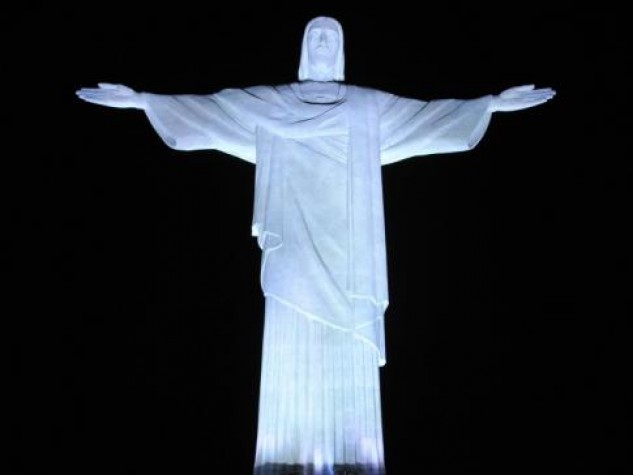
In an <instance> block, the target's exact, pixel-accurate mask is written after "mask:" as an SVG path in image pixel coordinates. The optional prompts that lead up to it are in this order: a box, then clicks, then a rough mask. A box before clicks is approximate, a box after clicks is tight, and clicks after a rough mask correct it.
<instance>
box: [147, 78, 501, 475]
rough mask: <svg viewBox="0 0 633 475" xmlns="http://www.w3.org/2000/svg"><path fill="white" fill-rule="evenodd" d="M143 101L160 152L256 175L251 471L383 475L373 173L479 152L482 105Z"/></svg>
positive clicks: (257, 96)
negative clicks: (205, 153)
mask: <svg viewBox="0 0 633 475" xmlns="http://www.w3.org/2000/svg"><path fill="white" fill-rule="evenodd" d="M146 99H147V101H146V102H147V106H146V113H147V116H148V118H149V120H150V123H151V124H152V126H153V127H154V129H155V130H156V132H157V133H158V134H159V136H160V137H161V138H162V139H163V141H164V142H165V143H166V144H167V145H168V146H170V147H172V148H174V149H177V150H201V149H215V150H220V151H222V152H225V153H228V154H230V155H234V156H236V157H238V158H241V159H244V160H247V161H249V162H252V163H255V164H256V179H255V203H254V213H253V226H252V233H253V235H254V236H256V237H257V240H258V244H259V246H260V247H261V249H262V265H261V271H260V275H261V287H262V291H263V293H264V296H265V297H266V307H265V308H266V316H265V319H266V320H265V330H264V341H263V350H262V351H263V358H262V378H261V387H260V405H259V421H258V438H257V453H256V460H255V473H258V474H277V473H283V472H284V470H288V469H291V468H292V467H295V468H296V467H303V469H302V470H303V471H304V472H305V473H316V474H321V473H323V474H326V473H334V471H335V470H341V469H342V468H345V467H351V468H354V467H356V469H360V470H362V473H372V474H374V473H375V474H380V473H384V453H383V438H382V423H381V412H380V390H379V377H378V366H381V365H384V364H385V362H386V352H385V338H384V314H385V310H386V309H387V306H388V301H389V300H388V286H387V265H386V245H385V229H384V214H383V203H382V184H381V170H380V167H381V165H385V164H389V163H393V162H396V161H398V160H402V159H405V158H409V157H413V156H418V155H429V154H438V153H450V152H459V151H464V150H469V149H471V148H473V147H474V146H475V145H476V144H477V143H478V142H479V141H480V140H481V138H482V137H483V135H484V133H485V130H486V128H487V126H488V123H489V120H490V116H491V113H490V112H489V111H488V105H489V102H490V96H486V97H482V98H478V99H472V100H456V99H448V100H436V101H430V102H425V101H420V100H416V99H408V98H402V97H398V96H395V95H392V94H389V93H386V92H382V91H378V90H374V89H368V88H361V87H355V86H350V85H345V84H340V86H339V93H338V95H337V96H336V97H335V98H333V99H331V100H328V101H327V102H309V101H308V100H306V99H305V98H304V97H303V96H302V93H301V88H300V85H299V84H298V83H293V84H288V85H281V86H257V87H251V88H245V89H226V90H223V91H220V92H218V93H215V94H210V95H172V96H167V95H155V94H146ZM293 473H294V472H293Z"/></svg>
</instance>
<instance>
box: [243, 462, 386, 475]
mask: <svg viewBox="0 0 633 475" xmlns="http://www.w3.org/2000/svg"><path fill="white" fill-rule="evenodd" d="M254 475H385V470H384V468H376V467H366V466H359V465H335V466H334V471H331V470H317V469H315V467H314V466H313V465H287V464H266V465H263V466H261V467H257V468H256V469H255V472H254Z"/></svg>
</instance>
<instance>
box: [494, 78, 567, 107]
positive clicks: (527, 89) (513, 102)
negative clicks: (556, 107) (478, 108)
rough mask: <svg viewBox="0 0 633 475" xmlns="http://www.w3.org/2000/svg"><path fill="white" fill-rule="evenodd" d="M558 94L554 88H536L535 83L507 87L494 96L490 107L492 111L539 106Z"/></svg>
mask: <svg viewBox="0 0 633 475" xmlns="http://www.w3.org/2000/svg"><path fill="white" fill-rule="evenodd" d="M555 95H556V91H554V89H552V88H549V87H545V88H542V89H534V85H533V84H529V85H526V86H517V87H511V88H510V89H506V90H505V91H503V92H502V93H501V94H499V95H498V96H493V98H492V100H491V101H490V106H489V107H488V109H489V110H490V112H512V111H518V110H521V109H527V108H529V107H534V106H538V105H539V104H543V103H544V102H547V101H549V100H550V99H551V98H553V97H554V96H555Z"/></svg>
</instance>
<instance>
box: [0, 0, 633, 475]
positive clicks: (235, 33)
mask: <svg viewBox="0 0 633 475" xmlns="http://www.w3.org/2000/svg"><path fill="white" fill-rule="evenodd" d="M166 5H167V4H166ZM605 5H606V4H605ZM321 14H325V15H331V16H334V17H336V18H338V19H339V20H340V21H341V23H342V25H343V29H344V32H345V35H346V36H345V43H346V78H347V81H348V82H349V83H352V84H357V85H361V86H368V87H374V88H377V89H382V90H386V91H389V92H392V93H395V94H398V95H402V96H408V97H415V98H419V99H433V98H448V97H455V98H471V97H478V96H482V95H485V94H489V93H498V92H500V91H502V90H503V89H505V88H508V87H511V86H515V85H520V84H526V83H534V84H536V85H537V86H539V87H545V86H550V87H553V88H555V89H556V90H557V91H558V95H557V97H556V98H555V99H554V100H553V101H551V102H549V103H548V104H546V105H544V106H541V107H538V108H534V109H530V110H526V111H521V112H517V113H512V114H501V113H499V114H495V116H494V117H493V121H492V124H491V126H490V128H489V131H488V133H487V135H486V136H485V137H484V139H483V141H482V142H481V143H480V145H479V146H478V148H477V149H476V150H474V151H471V152H468V153H462V154H453V155H442V156H433V157H422V158H413V159H410V160H408V161H404V162H401V163H398V164H394V165H391V166H388V167H385V168H384V169H383V179H384V190H385V207H386V220H387V243H388V258H389V279H390V281H389V283H390V296H391V299H390V301H391V302H390V307H389V309H388V311H387V316H386V317H387V320H386V326H387V339H388V341H387V352H388V364H387V365H386V367H385V368H383V369H382V370H381V378H382V394H383V418H384V430H385V448H386V462H387V469H388V471H389V473H390V474H392V475H401V474H405V473H406V474H409V473H426V474H461V473H469V474H470V473H504V474H511V473H512V474H514V473H528V472H530V473H533V472H534V470H538V471H539V472H540V471H544V470H546V469H547V470H552V471H555V472H557V473H577V474H578V473H591V474H596V473H624V472H625V471H627V468H628V469H629V470H630V469H631V467H630V462H628V461H627V458H626V456H627V453H626V450H625V443H627V434H628V435H630V429H629V427H630V423H631V419H630V414H629V413H628V412H627V411H629V407H628V404H627V403H628V402H629V401H628V400H629V398H630V396H629V393H628V392H627V391H625V385H626V382H627V379H630V365H629V361H628V358H629V348H628V346H629V341H630V333H627V331H626V330H625V325H624V324H625V315H626V310H627V304H629V303H630V296H629V294H630V287H631V275H630V255H629V254H628V248H629V244H628V240H629V239H630V237H631V236H630V235H628V236H627V234H626V232H625V228H626V227H627V222H628V221H630V214H631V212H630V205H631V200H630V194H629V186H630V185H629V183H630V170H631V167H630V164H629V161H630V152H629V151H628V150H627V148H628V147H626V146H625V144H626V142H627V138H628V135H629V134H630V132H628V133H625V132H624V129H623V127H621V125H622V121H621V118H622V117H623V115H624V114H623V113H622V112H621V111H622V110H623V109H624V107H626V106H625V103H626V102H627V101H626V99H625V98H626V96H627V95H628V93H627V92H626V91H627V88H628V87H629V86H628V85H627V84H626V83H625V80H624V71H623V70H624V64H625V62H626V58H627V55H629V54H630V53H628V52H626V51H625V47H624V29H625V24H624V17H623V15H622V13H621V12H617V11H615V10H614V9H609V8H608V7H607V6H602V7H595V6H594V8H592V9H581V8H579V7H577V6H576V7H574V6H573V4H572V3H571V2H569V3H567V4H565V3H558V4H556V6H553V4H551V5H550V4H549V3H542V4H541V3H530V4H517V5H516V6H514V7H512V8H498V7H497V8H492V7H483V6H481V5H475V4H470V5H462V4H458V3H455V2H445V3H444V4H443V6H433V7H431V6H429V5H427V4H419V5H413V4H407V3H404V2H403V3H402V5H398V4H397V3H394V2H388V3H385V4H383V5H381V6H380V7H378V6H376V7H369V6H363V7H362V8H361V9H358V10H356V9H354V8H353V7H351V6H349V7H338V8H328V7H326V6H325V5H324V4H321V3H319V4H316V5H313V6H295V7H282V6H281V5H273V4H266V5H260V6H258V7H252V6H247V5H238V4H237V3H236V4H235V5H229V4H226V5H223V6H221V7H218V6H214V5H213V4H211V3H210V2H209V3H208V4H207V5H197V6H196V4H195V3H187V2H175V3H173V4H171V5H168V6H165V7H164V6H159V5H158V4H157V5H155V6H154V7H145V8H140V7H138V8H134V7H131V6H129V5H118V4H106V3H103V4H93V5H83V6H77V7H72V8H71V7H60V6H55V7H41V8H35V7H33V8H26V7H25V8H23V9H21V10H19V11H17V12H11V13H10V14H6V15H4V17H3V20H2V25H3V36H6V37H5V39H4V40H3V44H4V46H5V50H6V55H5V57H4V59H3V62H4V67H3V70H4V72H3V75H4V76H5V80H6V81H8V84H9V86H8V87H9V90H8V93H7V94H6V96H8V97H6V98H5V99H6V102H5V104H7V105H5V108H4V109H5V114H6V116H5V120H6V121H7V122H8V123H9V128H8V129H6V125H5V131H6V130H8V137H7V140H6V141H5V146H4V153H3V157H4V159H3V166H4V170H5V173H4V174H3V179H4V180H6V182H5V184H4V185H3V191H6V192H7V194H6V198H5V200H4V203H5V206H6V211H5V213H4V215H5V220H4V222H5V224H6V227H5V229H6V232H5V233H3V234H4V237H5V238H7V237H8V240H7V241H5V242H6V244H5V246H3V247H4V250H5V260H6V262H8V264H9V265H8V267H7V268H8V269H9V273H10V281H11V282H12V283H15V284H17V285H15V287H14V286H9V287H5V290H6V295H7V297H9V298H8V299H7V300H8V301H12V300H13V298H15V300H17V303H18V305H16V306H9V307H8V308H13V310H11V311H9V312H7V314H6V315H7V321H8V322H9V323H10V322H12V321H14V320H17V321H19V322H20V323H21V324H22V325H20V331H19V332H18V333H13V332H11V333H8V335H10V339H11V340H12V341H13V342H12V343H11V344H10V345H9V346H8V348H9V349H10V352H11V360H12V362H15V363H16V364H15V366H14V368H15V370H16V372H15V373H12V374H16V375H17V376H18V379H17V380H18V384H17V385H13V387H16V388H17V392H16V393H15V394H16V398H15V401H16V404H15V406H11V407H15V409H16V410H15V414H16V415H17V416H18V418H17V425H16V428H15V432H14V435H15V439H16V440H17V441H18V442H19V446H18V450H16V451H14V452H13V454H14V455H15V458H14V460H13V462H14V464H13V466H14V467H15V469H16V471H17V473H38V474H40V473H43V472H42V469H40V468H36V467H39V466H40V464H42V466H44V467H46V470H47V471H49V470H58V471H61V472H62V473H81V474H93V473H109V474H113V473H117V474H118V473H121V474H159V473H169V474H192V475H193V474H209V473H230V474H248V473H250V471H251V470H252V465H253V459H254V447H255V434H256V432H255V431H256V418H257V401H258V390H259V388H258V385H259V370H260V367H259V364H260V352H261V338H262V328H263V297H262V296H261V291H260V288H259V282H258V271H259V265H260V263H259V258H260V252H259V249H258V248H257V246H256V242H255V240H254V239H252V238H251V237H250V221H251V216H252V202H253V178H254V167H253V166H252V165H251V164H249V163H246V162H242V161H240V160H237V159H235V158H233V157H230V156H228V155H224V154H222V153H219V152H214V151H204V152H191V153H184V152H176V151H173V150H171V149H169V148H167V147H166V146H165V145H164V144H163V143H162V142H161V141H160V139H159V138H158V136H157V135H156V134H155V133H154V132H153V130H152V129H151V127H150V126H149V125H148V123H147V121H146V119H145V117H144V115H143V114H142V113H140V112H138V111H133V110H117V109H109V108H102V107H98V106H95V105H92V104H87V103H84V102H82V101H80V100H78V99H77V98H76V97H75V95H74V91H75V90H76V89H78V88H79V87H82V86H94V85H96V83H97V82H100V81H107V82H115V83H123V84H127V85H129V86H131V87H133V88H135V89H137V90H141V91H150V92H156V93H183V92H187V93H207V92H213V91H216V90H219V89H222V88H225V87H243V86H250V85H256V84H279V83H285V82H291V81H293V80H295V78H296V71H297V68H298V60H299V47H300V41H301V36H302V33H303V28H304V26H305V24H306V22H307V21H308V20H309V19H310V18H312V17H314V16H316V15H321ZM5 137H6V136H5ZM629 310H630V307H629ZM13 335H16V336H17V337H13Z"/></svg>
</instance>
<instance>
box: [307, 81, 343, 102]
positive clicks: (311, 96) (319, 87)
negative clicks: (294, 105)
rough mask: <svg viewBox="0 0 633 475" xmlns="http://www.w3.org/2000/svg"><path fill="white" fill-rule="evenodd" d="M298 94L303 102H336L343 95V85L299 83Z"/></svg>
mask: <svg viewBox="0 0 633 475" xmlns="http://www.w3.org/2000/svg"><path fill="white" fill-rule="evenodd" d="M298 86H299V87H298V94H299V96H300V99H301V100H303V101H305V102H318V103H328V102H337V101H339V100H341V99H342V97H343V96H344V95H345V85H344V84H343V83H340V82H335V81H301V82H300V83H298Z"/></svg>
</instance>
